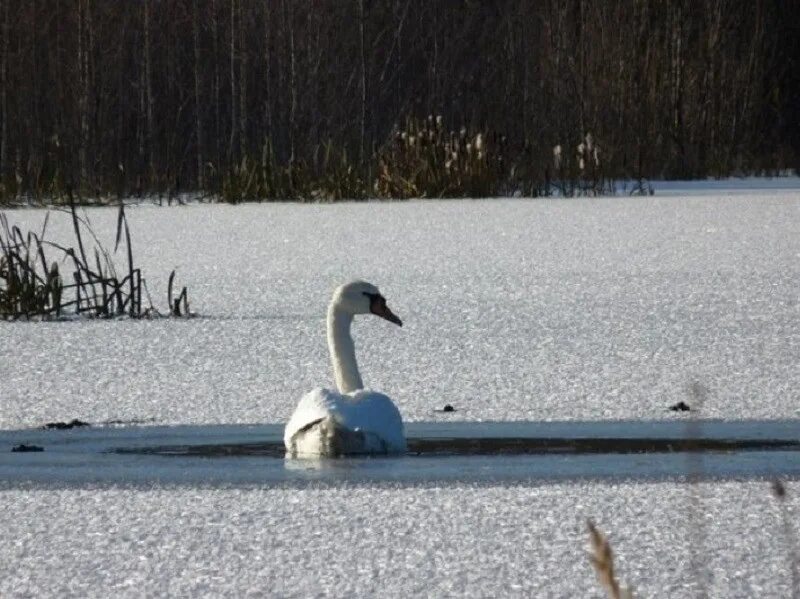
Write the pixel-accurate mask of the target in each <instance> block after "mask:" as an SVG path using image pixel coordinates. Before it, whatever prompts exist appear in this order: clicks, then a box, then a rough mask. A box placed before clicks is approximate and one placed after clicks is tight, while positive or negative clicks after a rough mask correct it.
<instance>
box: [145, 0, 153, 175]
mask: <svg viewBox="0 0 800 599" xmlns="http://www.w3.org/2000/svg"><path fill="white" fill-rule="evenodd" d="M152 73H153V70H152V61H151V48H150V0H144V79H145V99H146V103H147V120H146V129H145V140H146V141H145V145H146V151H147V169H148V175H147V176H148V180H149V181H151V182H152V181H153V179H154V174H155V162H154V158H153V142H154V140H153V113H154V112H155V98H154V97H153V76H152Z"/></svg>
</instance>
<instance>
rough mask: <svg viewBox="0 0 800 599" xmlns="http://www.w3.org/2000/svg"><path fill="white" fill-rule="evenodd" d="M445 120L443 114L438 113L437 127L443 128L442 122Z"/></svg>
mask: <svg viewBox="0 0 800 599" xmlns="http://www.w3.org/2000/svg"><path fill="white" fill-rule="evenodd" d="M443 121H444V119H442V115H441V114H438V115H436V127H437V128H439V129H441V128H442V126H443V124H442V123H443Z"/></svg>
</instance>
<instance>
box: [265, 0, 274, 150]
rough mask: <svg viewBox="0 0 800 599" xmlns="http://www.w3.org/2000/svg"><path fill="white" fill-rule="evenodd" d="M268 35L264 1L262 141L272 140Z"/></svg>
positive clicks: (267, 7)
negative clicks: (263, 131)
mask: <svg viewBox="0 0 800 599" xmlns="http://www.w3.org/2000/svg"><path fill="white" fill-rule="evenodd" d="M271 59H272V57H271V55H270V35H269V3H268V2H265V3H264V125H265V126H266V132H265V135H264V138H265V139H264V143H266V142H267V140H269V141H270V142H271V141H272V140H271V138H272V135H273V129H272V75H271V66H270V65H271Z"/></svg>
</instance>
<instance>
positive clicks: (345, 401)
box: [283, 281, 406, 456]
mask: <svg viewBox="0 0 800 599" xmlns="http://www.w3.org/2000/svg"><path fill="white" fill-rule="evenodd" d="M369 313H372V314H375V315H377V316H380V317H382V318H385V319H386V320H388V321H390V322H393V323H395V324H397V325H400V326H402V322H401V321H400V319H399V318H397V317H396V316H395V315H394V314H393V313H392V311H391V310H389V308H388V306H386V300H385V299H384V298H383V296H382V295H381V294H380V292H379V291H378V289H377V288H376V287H375V286H373V285H370V284H369V283H365V282H363V281H355V282H353V283H348V284H346V285H342V286H341V287H339V288H338V289H336V291H335V292H334V294H333V299H332V300H331V303H330V306H329V307H328V327H327V328H328V349H329V350H330V354H331V362H332V364H333V373H334V378H335V380H336V387H337V389H338V391H337V390H331V389H321V388H317V389H314V390H312V391H310V392H309V393H306V394H305V395H304V396H303V397H302V398H301V399H300V403H299V404H298V405H297V408H296V409H295V411H294V413H293V414H292V417H291V418H290V419H289V422H288V423H287V424H286V429H285V430H284V435H283V441H284V444H285V445H286V450H287V452H288V453H289V454H290V455H292V456H338V455H347V454H375V453H379V454H387V453H402V452H404V451H405V450H406V439H405V432H404V430H403V420H402V418H401V416H400V412H399V411H398V409H397V407H396V406H395V405H394V403H392V400H391V399H389V398H388V397H387V396H386V395H384V394H382V393H377V392H375V391H367V390H364V388H363V387H364V385H363V383H362V381H361V375H360V373H359V372H358V364H357V363H356V357H355V346H354V345H353V338H352V336H351V335H350V325H351V323H352V322H353V316H354V315H356V314H369Z"/></svg>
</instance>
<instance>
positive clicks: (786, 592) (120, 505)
mask: <svg viewBox="0 0 800 599" xmlns="http://www.w3.org/2000/svg"><path fill="white" fill-rule="evenodd" d="M798 497H800V485H798V484H796V483H792V484H790V485H788V499H789V502H790V503H789V505H788V507H787V511H786V513H782V512H781V509H780V506H779V504H778V503H777V501H776V499H775V498H774V497H773V496H772V495H771V493H770V490H769V485H768V484H767V483H734V482H731V483H724V484H714V485H707V484H701V485H696V486H688V485H675V484H619V485H603V484H583V483H578V484H567V485H562V484H557V485H546V486H511V487H503V486H500V487H483V486H463V485H459V486H450V487H437V486H419V487H399V488H398V487H392V486H367V487H345V488H338V489H280V488H278V489H152V490H131V489H114V488H111V489H77V490H54V491H26V490H24V489H22V490H12V491H0V508H2V509H0V530H2V531H3V532H2V540H3V542H2V543H0V596H2V597H41V598H46V597H110V596H113V597H263V596H275V597H323V596H331V597H334V596H335V597H404V598H405V597H417V596H427V597H598V598H599V597H604V596H605V595H604V594H603V593H602V592H601V591H600V587H599V585H598V584H597V583H596V582H595V576H594V573H593V571H592V569H591V566H590V564H589V559H588V557H587V551H588V541H587V538H588V537H587V534H586V526H585V521H586V519H587V518H592V519H594V520H595V522H596V523H597V525H598V526H599V527H600V528H601V530H603V531H604V532H605V533H607V535H608V536H609V539H610V541H611V544H612V548H613V550H614V552H615V556H616V566H617V570H618V574H619V577H620V579H621V580H622V582H623V583H625V584H629V585H632V586H634V587H635V590H636V596H637V597H670V598H673V599H677V598H683V597H696V596H699V594H698V592H697V591H698V588H699V585H701V584H702V585H703V586H705V588H706V590H707V591H708V596H710V597H741V598H750V597H789V596H791V574H790V566H789V559H790V555H791V551H792V549H791V545H790V542H789V541H788V540H787V537H786V534H785V529H784V526H783V522H784V518H789V519H790V520H791V519H792V518H794V520H791V522H792V525H793V526H795V529H796V520H797V512H798V509H800V502H798V499H797V498H798ZM794 534H796V530H795V533H794ZM794 543H795V545H794V551H795V555H796V551H797V544H796V543H797V541H796V537H795V541H794Z"/></svg>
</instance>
